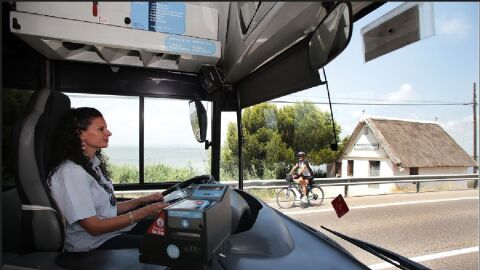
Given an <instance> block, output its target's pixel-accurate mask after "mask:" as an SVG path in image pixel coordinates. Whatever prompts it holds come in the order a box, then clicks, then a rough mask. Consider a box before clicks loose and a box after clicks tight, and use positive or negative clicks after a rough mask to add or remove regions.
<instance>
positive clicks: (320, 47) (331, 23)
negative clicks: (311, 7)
mask: <svg viewBox="0 0 480 270" xmlns="http://www.w3.org/2000/svg"><path fill="white" fill-rule="evenodd" d="M351 37H352V7H351V5H350V3H340V4H338V5H336V6H335V7H334V8H333V9H332V11H331V12H330V13H329V14H328V15H327V16H326V17H325V19H324V20H323V21H322V22H321V23H320V24H319V25H318V27H317V29H316V30H315V32H314V33H313V35H312V37H311V38H310V42H309V43H308V58H309V61H310V67H311V68H312V69H320V68H322V67H324V66H325V65H326V64H328V63H329V62H330V61H331V60H332V59H334V58H335V57H336V56H337V55H339V54H340V53H341V52H342V51H343V50H344V49H345V48H346V47H347V45H348V43H349V42H350V38H351Z"/></svg>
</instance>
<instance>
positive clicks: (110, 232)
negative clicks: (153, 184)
mask: <svg viewBox="0 0 480 270" xmlns="http://www.w3.org/2000/svg"><path fill="white" fill-rule="evenodd" d="M58 135H59V136H58V137H57V138H56V139H57V140H56V141H55V142H54V148H53V154H52V163H51V165H50V174H49V179H48V185H49V187H50V192H51V195H52V197H53V199H54V200H55V202H56V204H57V206H58V208H59V209H60V211H61V213H62V214H63V216H64V217H65V220H66V234H65V249H66V250H67V251H88V250H91V249H121V248H138V247H139V246H140V243H141V240H142V238H143V234H144V233H145V231H146V230H147V228H148V226H149V225H150V223H151V221H152V219H145V218H146V217H148V216H154V215H158V214H159V213H160V212H161V211H162V209H163V208H164V207H165V206H166V205H165V204H164V203H162V202H159V201H161V200H162V199H163V197H162V195H161V194H160V193H153V194H151V195H148V196H144V197H140V198H137V199H131V200H128V201H124V202H117V201H116V199H115V195H114V193H113V191H114V190H113V185H112V183H111V181H110V173H109V172H108V170H107V167H106V163H105V160H104V157H103V155H102V153H101V150H100V149H101V148H106V147H107V146H108V138H109V137H110V136H111V135H112V133H111V132H110V131H109V130H108V129H107V124H106V122H105V120H104V119H103V116H102V114H101V113H100V112H99V111H98V110H96V109H94V108H87V107H83V108H77V109H74V108H72V109H70V111H69V112H68V113H67V114H66V115H65V116H64V118H63V122H62V123H61V126H60V128H59V130H58ZM148 203H151V204H149V205H146V206H144V205H145V204H148ZM141 206H143V207H141ZM137 222H138V223H137Z"/></svg>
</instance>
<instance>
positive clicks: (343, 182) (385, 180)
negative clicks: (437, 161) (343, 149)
mask: <svg viewBox="0 0 480 270" xmlns="http://www.w3.org/2000/svg"><path fill="white" fill-rule="evenodd" d="M478 176H479V175H478V174H441V175H406V176H392V177H378V176H375V177H345V178H315V179H313V181H314V184H317V185H320V186H321V187H329V186H345V191H344V196H345V197H347V196H348V187H349V186H353V185H374V184H392V183H406V184H409V183H410V184H416V188H417V192H419V191H420V183H424V182H440V181H474V185H473V188H474V189H476V188H477V187H478V178H479V177H478ZM221 183H222V184H227V185H230V186H231V187H234V188H238V181H221ZM287 186H288V183H287V181H285V180H245V181H243V189H246V190H248V189H275V188H283V187H287ZM154 191H158V192H161V191H163V190H148V193H150V192H154ZM145 192H146V191H145V190H128V191H115V194H119V195H126V196H128V195H129V194H132V193H145Z"/></svg>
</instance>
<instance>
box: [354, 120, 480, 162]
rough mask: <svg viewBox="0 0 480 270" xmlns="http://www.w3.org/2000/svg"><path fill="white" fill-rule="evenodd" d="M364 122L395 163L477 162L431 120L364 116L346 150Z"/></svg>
mask: <svg viewBox="0 0 480 270" xmlns="http://www.w3.org/2000/svg"><path fill="white" fill-rule="evenodd" d="M365 125H367V126H368V127H369V128H370V130H371V131H372V133H373V135H374V136H375V137H376V138H377V140H378V142H379V144H380V145H381V147H382V148H383V149H384V150H385V152H386V153H387V156H388V157H389V158H390V160H392V162H393V163H394V164H396V165H397V167H403V168H410V167H419V168H426V167H430V168H431V167H476V166H478V163H477V162H475V160H474V159H473V158H471V157H470V156H469V155H468V154H467V153H466V152H465V150H463V149H462V148H461V147H460V146H459V145H458V144H457V142H455V140H453V138H452V137H450V135H448V133H447V132H446V131H445V130H444V129H443V128H442V127H440V125H438V124H437V123H434V122H415V121H406V120H393V119H381V118H367V119H365V120H364V121H361V122H359V123H358V125H357V127H356V128H355V130H354V131H353V133H352V135H351V137H350V140H349V142H348V143H347V145H346V147H345V150H346V149H348V148H350V145H351V144H353V143H354V140H355V139H356V137H357V135H358V134H359V132H360V131H361V130H362V128H363V127H364V126H365Z"/></svg>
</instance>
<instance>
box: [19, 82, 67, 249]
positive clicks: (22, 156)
mask: <svg viewBox="0 0 480 270" xmlns="http://www.w3.org/2000/svg"><path fill="white" fill-rule="evenodd" d="M69 109H70V99H69V98H68V97H67V96H66V95H65V94H63V93H61V92H58V91H55V90H51V89H41V90H37V91H35V93H34V94H33V95H32V97H31V98H30V100H29V101H28V104H27V107H26V111H25V114H24V118H23V119H22V120H21V122H19V123H18V124H17V129H16V132H15V134H14V135H13V140H14V141H13V147H14V149H13V155H14V167H15V168H14V172H15V183H16V186H17V191H18V193H19V197H20V200H21V203H22V220H21V224H22V225H21V226H22V228H21V229H22V234H21V235H22V248H23V250H24V251H26V252H28V251H62V250H63V243H64V237H65V235H64V234H65V232H64V225H63V218H62V216H61V214H60V212H59V211H58V209H57V207H56V205H55V202H54V201H53V199H52V198H51V196H50V192H49V189H48V186H47V182H46V179H47V175H48V171H47V167H48V163H49V161H50V155H51V144H52V140H53V139H55V138H53V136H54V133H55V131H56V130H57V127H58V124H59V122H60V119H61V117H62V116H63V114H64V113H66V112H67V111H68V110H69Z"/></svg>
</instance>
